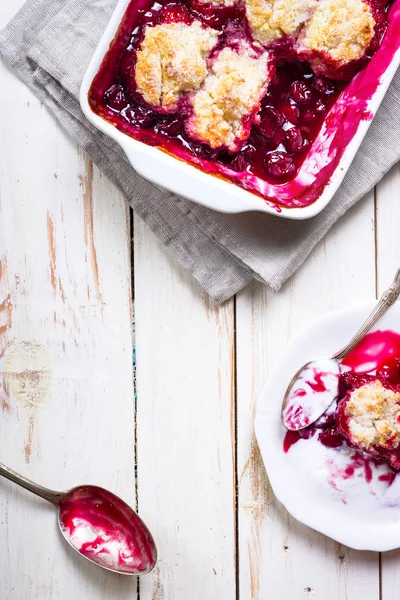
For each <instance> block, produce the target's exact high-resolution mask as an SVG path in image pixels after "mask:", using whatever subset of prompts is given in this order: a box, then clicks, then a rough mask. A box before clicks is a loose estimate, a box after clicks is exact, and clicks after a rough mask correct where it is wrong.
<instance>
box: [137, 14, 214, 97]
mask: <svg viewBox="0 0 400 600" xmlns="http://www.w3.org/2000/svg"><path fill="white" fill-rule="evenodd" d="M218 36H219V32H218V31H216V30H214V29H211V28H210V27H202V25H201V23H200V22H199V21H194V23H192V24H191V25H187V24H185V23H165V24H162V25H156V26H155V27H147V28H146V31H145V36H144V40H143V42H142V44H141V47H140V50H139V51H138V53H137V63H136V69H135V80H136V87H137V90H138V91H139V92H140V93H141V94H142V96H143V98H144V99H145V101H146V102H147V103H148V104H151V105H152V106H160V107H163V108H166V109H168V108H172V107H173V106H175V105H176V102H177V100H178V99H179V96H180V95H181V94H182V93H183V92H191V91H194V90H197V89H198V88H199V87H200V86H201V84H202V83H203V81H204V80H205V78H206V77H207V73H208V70H207V58H208V55H209V53H210V50H211V49H212V48H213V46H214V45H215V43H216V41H217V38H218Z"/></svg>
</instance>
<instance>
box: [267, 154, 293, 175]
mask: <svg viewBox="0 0 400 600" xmlns="http://www.w3.org/2000/svg"><path fill="white" fill-rule="evenodd" d="M265 168H266V169H267V171H268V173H269V174H270V175H273V176H274V177H278V178H280V179H282V178H283V177H290V176H291V175H293V174H294V172H295V171H296V166H295V164H294V162H293V160H292V159H291V158H290V156H289V155H288V154H286V152H280V151H278V150H275V151H274V152H270V153H269V154H267V158H266V159H265Z"/></svg>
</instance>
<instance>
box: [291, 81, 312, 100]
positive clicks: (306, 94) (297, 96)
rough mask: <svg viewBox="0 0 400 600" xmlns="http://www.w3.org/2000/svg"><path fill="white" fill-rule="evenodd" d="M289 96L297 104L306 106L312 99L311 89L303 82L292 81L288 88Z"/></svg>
mask: <svg viewBox="0 0 400 600" xmlns="http://www.w3.org/2000/svg"><path fill="white" fill-rule="evenodd" d="M290 95H291V96H292V98H293V100H295V102H298V103H299V104H308V103H309V102H311V100H312V97H313V93H312V89H311V88H310V87H308V85H307V84H306V83H304V81H293V83H292V85H291V86H290Z"/></svg>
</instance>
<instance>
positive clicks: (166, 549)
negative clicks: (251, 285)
mask: <svg viewBox="0 0 400 600" xmlns="http://www.w3.org/2000/svg"><path fill="white" fill-rule="evenodd" d="M135 312H136V343H137V347H136V349H137V383H138V389H137V391H138V403H137V415H138V419H137V442H138V444H137V445H138V489H139V512H140V514H141V515H142V516H143V517H144V519H145V520H146V521H147V522H148V523H149V524H154V525H153V530H154V536H155V538H156V541H157V544H158V547H159V556H160V560H159V564H158V567H157V569H156V571H155V573H154V574H153V575H152V576H150V577H148V578H143V579H142V580H141V582H140V598H141V600H169V599H179V600H184V599H185V600H186V599H190V600H211V599H213V600H214V599H215V600H217V599H223V598H224V599H225V598H226V599H228V598H229V599H233V598H235V593H236V581H235V560H236V547H235V397H234V362H235V361H234V330H233V325H234V322H233V301H231V302H228V303H226V304H225V305H224V306H222V307H217V306H215V305H214V304H213V303H212V302H211V301H210V300H209V298H208V297H207V296H206V295H205V294H204V293H203V292H202V291H201V289H200V288H199V286H198V285H197V284H196V283H195V282H194V281H193V279H192V278H191V276H190V275H189V274H188V273H186V272H185V271H184V270H183V269H182V268H180V267H178V266H177V264H176V263H175V262H173V261H171V260H170V258H169V257H168V254H167V251H166V250H164V249H162V248H161V247H160V244H159V242H158V241H157V240H156V239H155V238H154V236H153V235H152V234H151V233H150V232H149V231H148V229H147V227H146V226H145V225H144V224H143V223H142V222H141V221H140V220H139V219H137V220H136V221H135Z"/></svg>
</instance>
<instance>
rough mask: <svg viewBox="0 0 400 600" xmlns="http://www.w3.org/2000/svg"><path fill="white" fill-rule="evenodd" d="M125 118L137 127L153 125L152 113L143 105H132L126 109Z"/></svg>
mask: <svg viewBox="0 0 400 600" xmlns="http://www.w3.org/2000/svg"><path fill="white" fill-rule="evenodd" d="M124 114H125V118H126V119H127V120H128V121H129V122H130V123H131V124H132V125H134V126H136V127H148V126H149V125H151V121H152V113H151V111H149V110H147V109H146V108H143V107H142V106H131V107H130V108H127V109H126V111H125V113H124Z"/></svg>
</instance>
